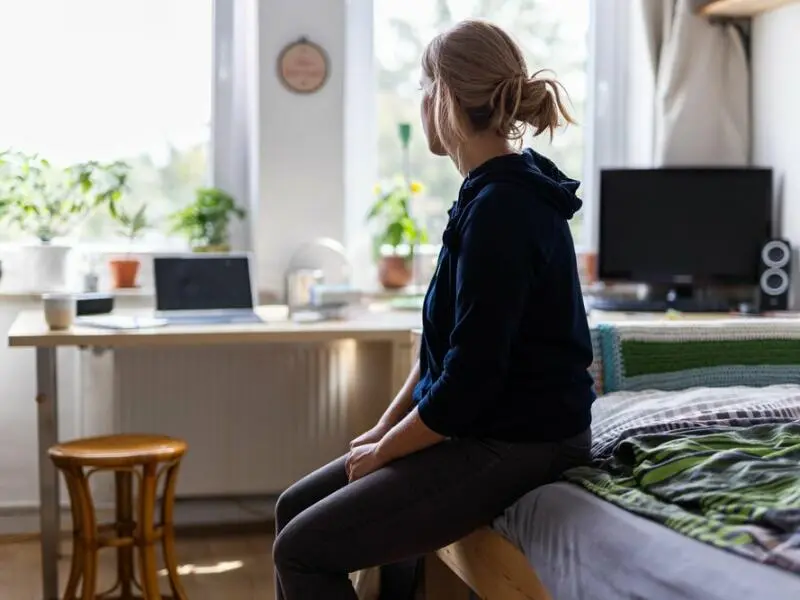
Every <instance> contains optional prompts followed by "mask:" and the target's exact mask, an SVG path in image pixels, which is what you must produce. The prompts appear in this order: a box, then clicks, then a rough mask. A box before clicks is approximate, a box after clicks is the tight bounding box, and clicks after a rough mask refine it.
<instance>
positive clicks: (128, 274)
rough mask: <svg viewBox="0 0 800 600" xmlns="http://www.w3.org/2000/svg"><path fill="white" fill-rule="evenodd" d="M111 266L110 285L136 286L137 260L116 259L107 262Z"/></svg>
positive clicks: (121, 286) (127, 287) (120, 287)
mask: <svg viewBox="0 0 800 600" xmlns="http://www.w3.org/2000/svg"><path fill="white" fill-rule="evenodd" d="M109 266H110V268H111V285H112V286H113V287H114V288H115V289H129V288H135V287H136V276H137V275H138V274H139V261H138V260H136V259H118V260H112V261H110V262H109Z"/></svg>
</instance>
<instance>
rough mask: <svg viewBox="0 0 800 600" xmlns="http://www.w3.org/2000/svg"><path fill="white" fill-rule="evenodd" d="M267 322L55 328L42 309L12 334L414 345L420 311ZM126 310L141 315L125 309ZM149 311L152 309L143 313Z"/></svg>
mask: <svg viewBox="0 0 800 600" xmlns="http://www.w3.org/2000/svg"><path fill="white" fill-rule="evenodd" d="M257 312H258V313H259V314H260V315H261V316H262V317H263V318H264V319H265V321H266V322H264V323H259V324H237V325H180V326H178V325H169V326H165V327H154V328H152V329H137V330H129V331H117V330H110V329H98V328H92V327H85V326H73V327H72V328H71V329H69V330H67V331H50V329H49V328H48V326H47V324H46V323H45V321H44V315H43V313H42V311H40V310H31V311H23V312H21V313H20V314H19V315H18V316H17V318H16V320H15V321H14V323H13V324H12V325H11V329H10V330H9V332H8V345H9V346H12V347H22V348H24V347H48V348H51V347H60V346H65V347H66V346H98V347H104V348H121V347H126V348H130V347H137V346H170V345H171V346H181V345H203V346H206V345H210V344H251V343H254V344H265V343H278V342H288V343H302V342H326V341H333V340H341V339H356V340H361V341H387V342H394V341H396V342H401V343H403V342H408V343H411V340H412V337H411V331H412V329H414V328H416V327H419V326H420V315H419V313H417V312H411V311H408V312H405V311H402V312H400V311H398V312H390V311H366V310H365V311H364V312H363V313H358V314H356V315H354V316H352V317H350V318H347V319H343V320H334V321H322V322H316V323H295V322H292V321H288V320H286V318H285V307H269V306H265V307H259V308H258V309H257ZM120 314H137V313H136V312H133V311H120ZM138 314H146V313H138Z"/></svg>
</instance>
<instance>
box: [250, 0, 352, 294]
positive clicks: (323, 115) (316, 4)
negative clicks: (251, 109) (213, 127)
mask: <svg viewBox="0 0 800 600" xmlns="http://www.w3.org/2000/svg"><path fill="white" fill-rule="evenodd" d="M257 19H258V21H257V22H258V24H259V27H260V30H261V33H260V36H259V41H258V72H259V73H260V74H261V77H260V82H259V85H258V90H257V94H258V100H257V106H258V117H257V120H258V125H257V130H258V139H257V142H256V157H255V160H256V164H258V166H259V175H258V180H257V185H258V191H257V193H258V197H259V200H260V202H259V206H258V214H257V216H256V218H255V219H254V221H253V227H254V232H253V237H252V239H253V242H254V246H255V251H256V254H257V256H258V270H259V284H260V285H261V287H262V288H264V289H279V288H280V287H281V285H282V280H281V274H282V272H283V270H284V269H285V265H286V264H287V262H288V260H289V259H290V257H291V254H292V253H293V252H294V251H295V250H296V249H297V248H298V247H299V246H300V245H301V244H302V243H304V242H306V241H308V240H309V239H313V238H314V237H316V236H329V237H333V238H335V239H337V240H343V236H344V219H343V215H344V200H345V199H344V158H343V157H344V141H345V132H344V119H343V115H344V69H343V64H344V59H345V2H342V1H337V2H332V1H330V0H304V1H303V2H286V1H285V0H262V1H261V2H260V3H259V6H258V15H257ZM301 36H307V37H308V38H309V39H310V40H311V41H313V42H315V43H317V44H320V45H321V46H322V47H323V48H324V49H325V50H326V51H327V53H328V56H329V59H330V77H329V79H328V82H327V84H326V85H325V87H324V88H323V89H321V90H320V91H319V92H317V93H316V94H312V95H306V96H300V95H296V94H292V93H291V92H289V91H288V90H286V89H285V88H284V87H283V86H282V85H281V83H280V81H279V80H278V78H277V77H276V76H274V75H273V73H275V69H276V60H277V58H278V55H279V54H280V51H281V49H282V48H283V47H284V46H285V45H286V44H289V43H291V42H294V41H296V40H297V39H298V38H300V37H301Z"/></svg>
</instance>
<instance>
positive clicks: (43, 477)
mask: <svg viewBox="0 0 800 600" xmlns="http://www.w3.org/2000/svg"><path fill="white" fill-rule="evenodd" d="M258 312H259V314H261V315H262V317H263V318H264V319H265V322H264V323H260V324H256V325H253V324H237V325H203V326H197V325H192V326H167V327H158V328H153V329H140V330H133V331H114V330H108V329H95V328H90V327H82V326H75V327H73V328H72V329H70V330H68V331H63V332H54V331H50V330H49V329H48V327H47V325H46V323H45V321H44V316H43V314H42V312H41V311H25V312H22V313H20V314H19V316H18V317H17V319H16V320H15V321H14V323H13V325H12V326H11V329H10V331H9V334H8V343H9V346H11V347H18V348H34V349H35V350H36V391H37V393H36V404H37V430H38V431H37V435H38V454H39V494H40V504H41V509H40V522H41V537H42V542H41V552H42V587H43V592H44V598H45V600H57V599H58V598H59V585H58V564H57V561H58V541H59V535H60V529H61V526H60V525H61V524H60V501H59V480H58V474H57V472H56V470H55V468H54V467H53V466H52V464H51V463H50V460H49V458H48V455H47V451H48V449H49V448H50V447H51V446H53V445H54V444H56V443H57V442H58V441H59V440H58V419H57V415H58V390H57V384H56V376H57V365H56V349H57V348H59V347H91V348H102V349H112V350H113V349H115V348H132V347H153V346H160V347H164V346H187V345H203V346H208V345H225V344H274V343H299V342H327V341H333V340H341V339H354V340H356V341H380V342H387V343H390V344H391V345H392V354H393V361H392V362H393V371H392V381H393V384H394V386H395V388H396V389H399V388H400V387H401V386H402V384H403V382H404V381H405V379H406V377H407V376H408V372H409V370H410V368H411V359H412V347H413V338H412V334H411V331H412V329H414V328H415V327H418V326H419V324H420V317H419V314H418V313H416V312H367V311H365V312H364V313H360V314H358V315H354V316H352V317H350V318H347V319H344V320H336V321H325V322H319V323H293V322H290V321H287V320H286V319H285V309H283V308H282V307H260V308H259V309H258ZM131 314H135V313H131Z"/></svg>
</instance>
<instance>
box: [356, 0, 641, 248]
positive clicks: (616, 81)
mask: <svg viewBox="0 0 800 600" xmlns="http://www.w3.org/2000/svg"><path fill="white" fill-rule="evenodd" d="M376 1H378V0H348V7H347V10H348V25H349V26H348V30H347V47H348V60H347V62H346V65H345V68H346V70H347V72H354V71H357V72H360V73H363V72H365V70H367V69H370V71H368V72H371V73H373V74H374V73H376V70H375V68H374V67H375V59H374V45H373V35H374V11H373V3H374V2H376ZM590 4H591V13H590V20H589V39H588V41H587V49H588V61H587V78H588V80H587V90H589V93H588V94H587V99H586V113H585V117H584V121H585V122H584V123H582V126H583V127H584V128H585V134H584V143H585V149H584V161H583V173H582V177H583V179H582V187H583V190H582V191H583V194H582V196H583V200H584V208H583V213H584V215H583V219H584V224H583V231H582V235H581V238H580V239H576V240H575V245H576V249H577V250H578V251H579V252H594V251H596V246H597V229H598V221H599V212H600V211H599V173H600V169H602V168H606V167H613V166H624V165H625V164H626V163H627V158H628V157H627V153H628V147H627V138H628V136H627V131H628V104H629V101H628V70H629V69H628V64H629V57H628V50H629V47H630V42H629V38H630V28H631V26H632V24H631V17H630V14H631V3H630V2H629V0H607V1H606V2H603V3H600V2H591V3H590ZM601 4H602V7H601V6H600V5H601ZM366 57H368V58H366ZM374 78H375V76H374V75H373V80H374ZM364 79H365V78H364V77H354V76H351V77H348V78H347V81H346V90H345V93H346V95H347V97H348V98H355V99H358V102H359V104H360V108H359V109H358V111H356V110H355V109H353V111H352V112H353V113H354V114H359V115H361V118H360V124H359V127H358V128H351V127H348V146H347V148H348V150H349V149H351V148H352V149H356V150H354V153H355V154H356V155H359V156H361V157H362V158H361V160H362V161H363V156H364V152H363V149H364V148H369V149H375V150H377V119H376V118H372V121H370V123H371V125H370V126H369V127H365V126H364V125H363V123H364V122H365V121H366V120H367V119H365V118H364V117H363V115H365V114H368V115H370V117H375V116H376V114H377V99H376V86H375V82H374V81H365V80H364ZM365 98H369V103H370V106H369V107H368V108H364V102H365V100H364V99H365ZM348 106H349V104H348ZM348 110H350V109H346V112H347V111H348ZM366 111H368V112H366ZM373 121H374V122H373ZM357 149H360V150H361V152H360V153H359V152H358V150H357ZM367 154H368V155H369V156H370V157H371V158H370V159H369V160H368V163H369V165H368V166H369V168H365V165H364V164H363V162H362V164H361V165H359V167H358V168H352V169H348V171H347V177H346V185H347V189H348V190H353V191H352V193H348V195H347V199H348V200H347V201H348V209H347V212H348V214H351V215H363V214H365V212H366V209H367V206H368V201H369V198H367V199H366V200H365V199H364V197H363V193H362V194H361V195H358V194H357V193H356V190H369V189H371V188H372V185H373V183H374V182H375V181H376V178H377V161H376V160H375V158H374V154H373V153H372V152H369V153H367ZM351 205H353V206H351ZM359 236H360V237H359ZM363 236H364V228H363V220H362V221H361V222H360V227H356V226H355V224H354V226H353V227H352V228H348V235H347V247H348V249H351V248H357V247H362V248H363V239H361V238H363ZM353 253H354V254H355V252H353Z"/></svg>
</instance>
